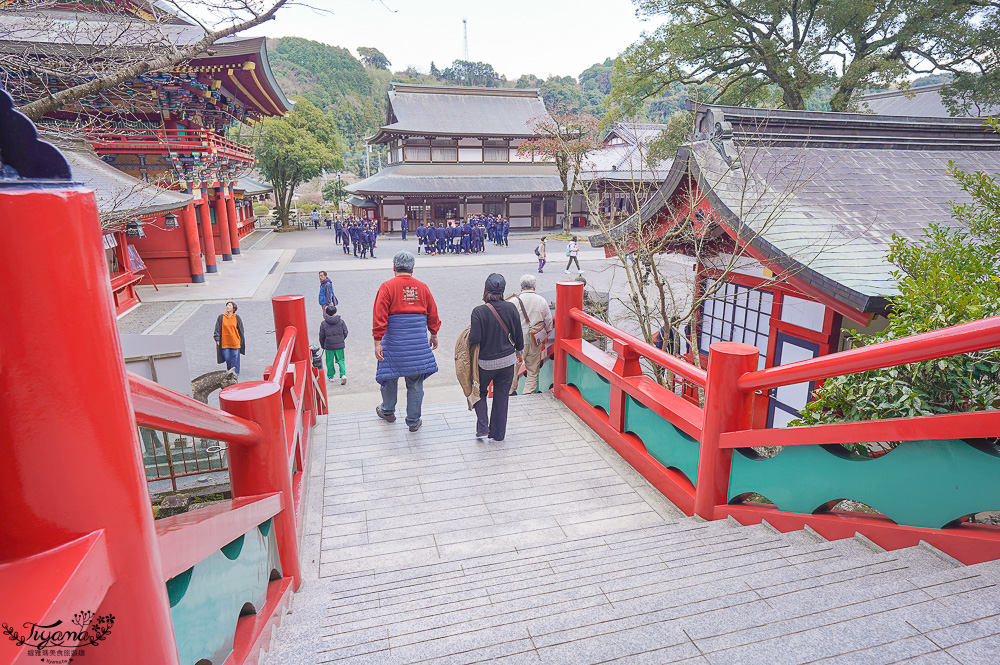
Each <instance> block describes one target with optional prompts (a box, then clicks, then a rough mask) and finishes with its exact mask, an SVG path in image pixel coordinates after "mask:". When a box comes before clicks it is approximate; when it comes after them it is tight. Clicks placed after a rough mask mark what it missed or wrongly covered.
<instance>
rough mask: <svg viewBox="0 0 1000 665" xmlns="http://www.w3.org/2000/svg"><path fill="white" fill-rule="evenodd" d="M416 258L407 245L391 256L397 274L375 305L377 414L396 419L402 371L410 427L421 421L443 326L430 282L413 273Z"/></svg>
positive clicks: (380, 416)
mask: <svg viewBox="0 0 1000 665" xmlns="http://www.w3.org/2000/svg"><path fill="white" fill-rule="evenodd" d="M415 262H416V259H414V257H413V254H410V253H409V252H406V251H402V252H397V253H396V255H395V256H393V257H392V268H393V272H394V273H395V276H394V277H393V278H392V279H390V280H388V281H385V282H382V285H381V286H380V287H379V289H378V293H377V294H376V295H375V305H374V306H373V308H372V337H373V338H374V340H375V359H376V360H378V369H377V370H376V372H375V380H376V381H377V382H378V383H379V385H380V386H381V391H382V404H380V405H379V406H376V407H375V414H376V415H377V416H378V417H379V418H381V419H382V420H385V421H386V422H390V423H391V422H394V421H395V420H396V415H395V412H396V397H397V389H398V386H399V379H400V378H401V377H402V378H403V379H404V380H405V381H406V424H407V425H408V426H409V428H410V431H411V432H416V431H417V430H418V429H420V425H421V420H420V409H421V405H422V402H423V399H424V379H426V378H427V377H428V376H430V375H431V374H433V373H434V372H436V371H437V370H438V367H437V362H436V361H435V360H434V349H436V348H437V347H438V337H437V334H438V330H440V329H441V319H440V318H439V317H438V311H437V303H436V302H434V296H433V295H431V291H430V289H429V288H428V287H427V285H426V284H424V283H423V282H421V281H418V280H416V279H414V278H413V265H414V263H415ZM428 332H430V337H428V335H427V333H428Z"/></svg>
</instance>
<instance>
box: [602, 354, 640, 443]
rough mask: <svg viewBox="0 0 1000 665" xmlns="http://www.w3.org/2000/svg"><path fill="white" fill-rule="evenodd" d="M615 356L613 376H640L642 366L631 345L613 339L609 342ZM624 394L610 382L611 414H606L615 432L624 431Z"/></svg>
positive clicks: (618, 386)
mask: <svg viewBox="0 0 1000 665" xmlns="http://www.w3.org/2000/svg"><path fill="white" fill-rule="evenodd" d="M611 344H612V347H613V348H614V351H615V355H616V356H618V358H617V359H616V360H615V374H617V375H618V376H621V377H626V376H642V366H641V365H640V364H639V353H638V352H637V351H636V350H635V349H634V348H632V345H631V344H629V343H628V342H626V341H624V340H621V339H614V340H612V342H611ZM626 396H627V395H626V393H625V391H624V390H622V387H621V386H620V385H617V384H616V383H615V382H614V381H612V382H611V413H609V414H608V422H609V423H610V424H611V426H612V427H613V428H614V430H615V431H616V432H622V431H624V429H625V399H626Z"/></svg>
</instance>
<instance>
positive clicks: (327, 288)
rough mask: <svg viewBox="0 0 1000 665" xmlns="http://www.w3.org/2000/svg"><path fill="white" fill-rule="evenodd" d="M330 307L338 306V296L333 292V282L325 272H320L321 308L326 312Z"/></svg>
mask: <svg viewBox="0 0 1000 665" xmlns="http://www.w3.org/2000/svg"><path fill="white" fill-rule="evenodd" d="M330 305H333V306H334V307H336V306H337V296H336V294H335V293H334V292H333V282H332V281H331V280H330V278H329V277H327V276H326V271H325V270H320V271H319V306H320V307H322V308H323V311H324V312H326V308H327V307H329V306H330Z"/></svg>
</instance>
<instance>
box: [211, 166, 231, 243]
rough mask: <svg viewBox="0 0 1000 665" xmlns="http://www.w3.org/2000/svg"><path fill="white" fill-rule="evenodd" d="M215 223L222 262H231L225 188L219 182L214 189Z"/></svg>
mask: <svg viewBox="0 0 1000 665" xmlns="http://www.w3.org/2000/svg"><path fill="white" fill-rule="evenodd" d="M212 205H213V206H214V207H215V223H216V224H217V225H218V227H219V246H220V247H221V248H222V260H223V261H232V260H233V245H232V237H231V236H230V235H229V214H228V212H226V186H225V185H223V184H222V183H221V182H220V183H219V186H218V187H216V188H215V200H214V201H212Z"/></svg>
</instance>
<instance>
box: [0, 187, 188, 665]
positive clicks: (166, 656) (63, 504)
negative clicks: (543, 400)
mask: <svg viewBox="0 0 1000 665" xmlns="http://www.w3.org/2000/svg"><path fill="white" fill-rule="evenodd" d="M0 192H2V193H0V219H2V220H4V223H3V224H0V248H2V249H0V253H2V259H0V274H2V279H0V300H2V302H3V306H4V312H5V316H6V317H7V318H5V319H4V321H5V325H3V326H0V349H2V351H0V367H2V369H0V404H2V405H3V406H2V407H0V459H2V460H3V463H2V464H0V515H2V516H3V517H2V518H0V561H5V562H6V561H11V560H17V559H20V558H24V557H29V556H32V555H35V554H38V553H40V552H43V551H46V550H49V549H51V548H54V547H56V546H58V545H62V544H64V543H67V542H69V541H71V540H74V539H76V538H80V537H82V536H84V535H86V534H89V533H92V532H94V531H97V530H100V529H103V530H104V536H105V539H106V542H107V548H108V552H109V555H110V559H111V564H112V567H113V569H114V571H115V575H116V577H115V580H114V583H113V584H112V586H111V587H110V589H109V590H108V592H107V594H106V595H105V596H104V600H103V602H102V603H101V606H100V608H99V610H98V612H97V614H99V615H101V614H108V613H111V614H113V615H114V617H115V620H114V631H113V632H112V633H111V634H110V635H109V636H108V638H107V640H106V641H104V642H101V644H100V645H99V646H96V647H87V651H88V656H90V652H91V651H93V653H94V656H93V658H94V659H95V661H100V662H104V663H149V664H150V665H153V664H156V665H161V664H167V665H175V664H176V663H177V648H176V645H175V642H174V635H173V628H172V624H171V620H170V605H169V601H168V598H167V590H166V586H165V585H164V583H163V573H162V569H161V565H160V550H159V546H158V541H157V536H156V531H155V528H154V526H153V512H152V509H151V507H150V503H149V491H148V489H147V487H146V474H145V469H144V467H143V462H142V457H141V453H140V450H139V446H140V444H139V437H138V433H137V430H136V424H135V417H134V416H133V415H132V401H131V398H130V397H129V390H128V385H127V383H126V379H125V364H124V361H123V359H122V350H121V343H120V342H119V340H118V329H117V325H116V323H115V307H114V303H113V300H112V294H111V290H110V289H109V288H108V266H107V261H106V259H105V256H104V249H103V247H102V245H101V229H100V223H99V221H98V217H97V204H96V202H95V200H94V194H93V192H91V191H90V190H86V189H82V188H76V187H73V186H72V185H68V184H67V185H66V186H64V187H54V188H45V189H28V188H24V189H15V188H6V189H3V190H0ZM17 220H21V221H29V220H45V223H44V224H33V223H15V222H16V221H17ZM39 248H44V250H45V252H46V253H47V254H49V255H50V256H54V257H58V260H54V261H49V262H47V263H46V265H45V269H44V270H39V269H38V264H37V252H35V251H31V250H32V249H39ZM68 284H72V285H73V306H72V311H73V315H72V316H73V326H72V327H73V350H70V349H64V350H63V351H62V352H59V351H57V350H53V349H52V348H45V343H44V340H51V339H52V334H53V331H58V330H65V329H66V312H65V311H64V308H60V307H53V306H52V294H53V293H61V292H64V291H65V289H66V285H68ZM51 572H52V574H51V575H49V574H45V573H44V572H43V571H39V572H38V573H37V575H38V578H37V585H36V588H35V591H36V592H37V593H38V594H39V595H40V596H49V597H51V598H55V597H56V594H58V592H59V591H60V590H61V587H60V586H59V585H60V584H61V583H60V582H58V580H60V579H62V578H61V577H60V575H61V574H63V573H65V572H66V571H64V570H61V571H55V570H54V571H51ZM93 582H96V580H87V579H79V578H78V579H76V580H75V583H76V584H78V585H83V586H82V587H79V588H83V589H86V588H89V583H93ZM80 609H85V608H80ZM43 618H44V617H5V620H6V621H8V622H10V623H13V624H17V625H18V627H20V624H21V622H24V621H40V620H42V619H43ZM54 618H57V619H61V620H62V622H63V625H64V626H70V627H72V619H73V617H72V616H61V617H54ZM18 662H21V661H18Z"/></svg>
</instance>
